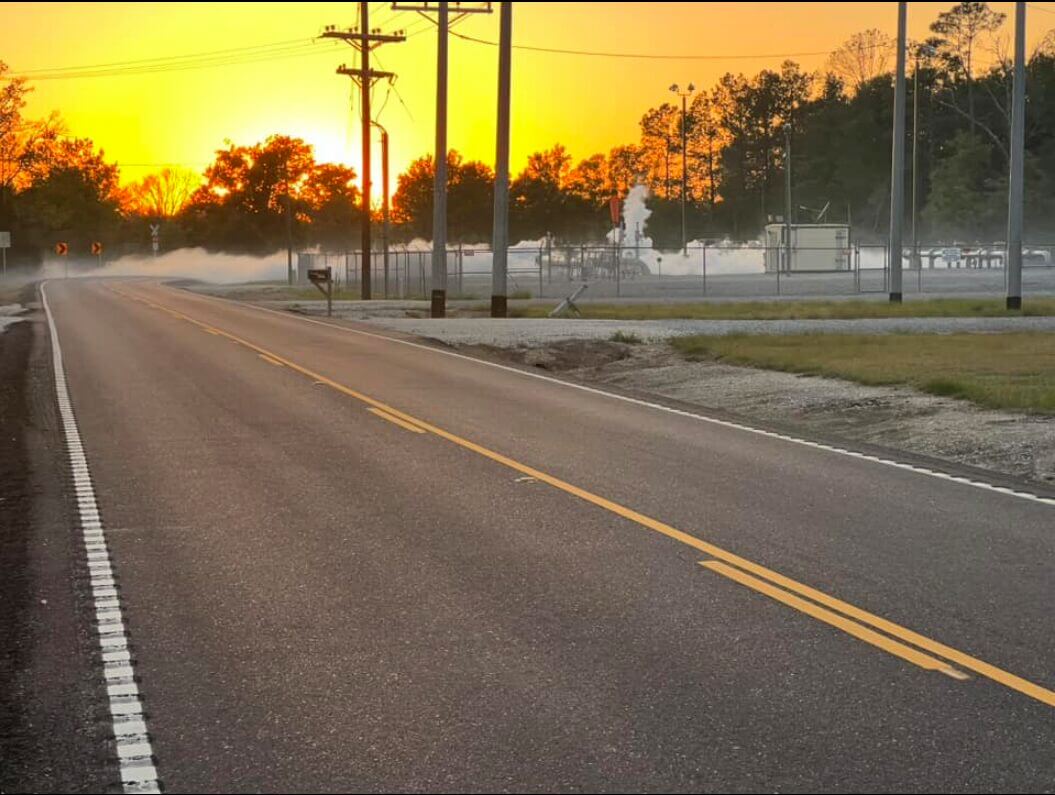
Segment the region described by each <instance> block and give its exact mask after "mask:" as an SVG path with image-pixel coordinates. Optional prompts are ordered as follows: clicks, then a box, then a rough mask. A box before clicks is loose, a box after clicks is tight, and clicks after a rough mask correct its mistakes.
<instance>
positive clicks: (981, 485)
mask: <svg viewBox="0 0 1055 795" xmlns="http://www.w3.org/2000/svg"><path fill="white" fill-rule="evenodd" d="M162 285H163V286H164V287H165V288H167V289H169V290H173V291H175V290H177V289H179V288H175V287H170V286H169V285H167V284H164V283H162ZM180 292H182V293H185V294H187V295H191V296H194V297H198V298H204V299H207V300H212V301H220V302H222V303H224V304H228V305H231V306H240V307H245V308H247V309H255V310H256V311H258V312H269V313H271V314H273V315H278V316H280V317H285V318H289V319H291V320H300V321H303V322H305V323H314V324H316V325H318V326H326V327H327V328H332V329H337V330H339V331H344V332H346V333H349V334H359V335H360V336H363V337H372V338H374V339H378V340H384V341H385V342H392V343H396V344H398V345H407V346H409V347H411V348H418V349H420V350H423V351H428V352H430V353H437V354H440V355H442V356H452V357H454V358H455V359H462V360H463V361H467V362H473V363H474V364H478V365H482V366H484V367H494V368H496V369H499V370H504V371H506V372H507V373H516V374H517V375H521V376H524V377H525V378H537V379H538V380H540V381H547V382H549V383H551V384H560V385H561V386H564V387H568V388H569V389H578V390H579V391H581V392H588V393H590V394H592V395H602V396H604V397H607V398H611V399H613V400H621V401H623V402H624V403H632V404H634V405H637V406H644V407H646V408H650V409H656V410H658V411H665V412H667V413H668V414H676V415H678V416H679V417H688V418H689V419H693V420H697V421H699V422H706V423H709V424H711V425H718V426H721V427H723V428H731V429H733V430H737V431H745V432H747V433H753V434H756V435H758V436H766V437H768V438H770V439H779V440H780V441H784V442H791V443H792V444H799V445H803V446H805V447H811V448H813V449H814V450H823V451H825V452H829V453H838V454H839V455H844V456H848V457H850V458H856V459H858V460H860V461H870V462H872V463H874V464H882V465H883V466H888V467H893V468H895V469H900V470H902V471H905V472H914V473H915V474H917V475H927V476H929V477H932V478H937V479H939V480H944V481H948V482H950V483H958V484H960V485H962V486H973V487H974V488H976V489H982V490H983V491H989V492H993V493H996V494H1002V495H1004V496H1007V497H1017V498H1018V499H1021V500H1028V501H1030V502H1035V503H1038V504H1040V505H1047V506H1051V507H1055V497H1044V496H1042V495H1040V494H1033V493H1032V492H1029V491H1026V490H1025V489H1014V488H1011V487H1009V486H997V485H995V484H993V483H987V482H985V481H982V480H975V479H973V478H970V477H967V476H966V475H953V474H950V473H948V472H941V471H938V470H935V469H930V468H928V467H923V466H917V465H915V464H908V463H905V462H904V461H896V460H894V459H891V458H883V457H881V456H877V455H871V454H869V453H862V452H859V451H857V450H851V449H848V448H846V447H838V446H836V445H831V444H825V443H823V442H814V441H811V440H810V439H803V438H802V437H799V436H791V435H789V434H786V433H778V432H776V431H767V430H765V429H763V428H756V427H754V426H752V425H745V424H743V423H740V422H732V421H730V420H720V419H718V418H717V417H708V416H707V415H705V414H695V413H693V412H691V411H685V410H684V409H676V408H673V407H671V406H665V405H663V404H662V403H654V402H652V401H649V400H643V399H641V398H635V397H629V396H628V395H620V394H618V393H616V392H607V391H605V390H603V389H598V388H597V387H592V386H587V385H585V384H576V383H573V382H571V381H564V380H562V379H560V378H553V377H552V376H548V375H542V374H541V373H532V372H529V371H527V370H521V369H519V368H517V367H510V366H508V365H505V364H498V363H497V362H489V361H487V360H485V359H477V358H476V357H475V356H467V355H465V354H464V353H455V352H454V351H445V350H443V349H442V348H435V347H433V346H431V345H423V344H422V343H420V342H412V341H410V340H401V339H398V338H397V337H389V336H387V335H385V334H377V333H375V332H372V331H363V330H362V329H357V328H351V327H349V326H341V325H338V324H337V323H328V322H327V321H325V320H316V319H315V318H310V317H304V316H302V315H295V314H293V313H292V312H283V311H281V310H278V309H271V308H269V307H266V306H257V305H256V304H251V303H246V302H243V301H232V300H230V299H227V298H221V297H219V296H215V295H207V294H205V293H196V292H192V291H190V290H180ZM362 322H368V321H362Z"/></svg>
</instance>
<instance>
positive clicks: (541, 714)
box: [47, 280, 1055, 792]
mask: <svg viewBox="0 0 1055 795" xmlns="http://www.w3.org/2000/svg"><path fill="white" fill-rule="evenodd" d="M47 296H48V300H49V303H50V308H51V311H52V314H53V316H54V319H55V324H56V327H57V332H58V337H59V339H60V340H61V345H62V354H63V357H64V364H65V371H66V373H67V376H68V386H69V392H70V395H71V398H72V405H73V409H74V412H75V414H76V421H77V424H78V426H79V429H80V435H81V438H82V439H83V446H84V450H85V452H86V456H87V459H88V462H89V464H90V467H91V474H92V478H93V481H94V488H95V492H96V495H97V500H98V506H99V511H100V513H101V516H102V519H103V522H104V524H105V526H106V532H107V536H108V539H109V548H110V554H111V556H112V559H113V562H114V567H115V569H116V572H117V578H118V581H119V583H120V597H121V602H122V604H123V609H124V615H125V622H126V625H127V627H128V630H129V633H130V635H131V639H132V649H133V653H134V663H135V667H136V675H137V677H138V680H139V683H140V684H139V687H140V690H141V693H142V696H143V699H144V701H145V704H146V710H147V715H148V726H149V731H150V737H151V741H152V749H153V753H154V754H155V757H156V760H157V770H158V772H159V775H160V777H161V780H162V783H163V785H164V788H165V789H166V790H168V791H173V792H177V791H196V792H209V791H245V790H266V791H276V792H277V791H283V792H285V791H348V790H406V791H436V790H448V791H453V790H459V791H462V790H474V791H484V790H526V791H542V790H545V791H552V790H561V791H579V790H606V791H625V790H627V789H641V790H651V791H656V790H703V791H718V790H721V791H757V790H760V789H761V790H773V791H777V790H779V791H789V790H798V791H803V790H816V789H820V790H826V791H842V790H848V789H849V790H883V791H895V790H897V791H903V790H912V791H918V790H950V791H997V790H1000V791H1005V790H1007V789H1011V790H1050V789H1051V788H1052V782H1053V781H1055V754H1052V753H1051V749H1052V743H1053V741H1055V693H1053V692H1052V689H1055V673H1053V672H1052V660H1053V659H1055V632H1053V631H1052V630H1053V629H1055V616H1053V613H1052V610H1051V605H1052V604H1053V601H1055V581H1053V579H1052V576H1051V571H1052V563H1053V561H1055V521H1053V518H1055V505H1053V504H1050V503H1045V502H1042V501H1037V500H1032V499H1028V498H1025V497H1022V496H1016V495H1013V494H1009V493H1004V492H1000V491H994V490H991V489H986V488H983V487H981V486H973V485H969V484H966V483H964V482H959V481H956V480H949V479H943V478H939V477H935V476H932V475H928V474H925V473H922V472H919V471H916V470H913V469H908V468H899V467H894V466H890V465H885V464H882V463H877V462H875V461H872V460H868V459H866V458H861V457H855V456H852V455H846V454H843V453H839V452H836V451H832V450H827V449H823V448H818V447H811V446H808V445H804V444H800V443H795V442H793V441H789V440H786V439H783V438H779V437H776V436H767V435H763V434H759V433H753V432H750V431H748V430H745V429H742V428H737V427H733V426H731V425H724V424H720V423H715V422H712V421H708V420H701V419H699V418H697V417H693V416H689V415H686V414H679V413H676V412H672V411H664V410H662V409H660V408H655V407H649V406H645V405H641V404H639V403H634V402H630V401H626V400H620V399H616V398H613V397H610V396H606V395H603V394H598V393H595V392H591V391H585V390H582V389H576V388H572V387H568V386H565V385H562V384H559V383H555V382H552V381H550V380H546V379H542V378H537V377H532V376H530V375H524V374H522V373H520V372H517V371H512V370H510V369H508V368H499V367H495V366H491V365H487V364H481V363H478V362H475V361H472V360H467V359H464V358H460V357H456V356H452V355H449V354H447V353H444V352H440V351H437V350H434V349H429V348H426V347H422V346H417V345H411V344H406V342H401V341H393V340H392V339H389V338H386V337H384V336H380V335H378V334H376V333H368V332H367V333H364V329H366V328H367V327H362V326H360V327H356V326H347V327H335V326H330V325H326V324H322V323H319V322H312V321H310V320H305V319H302V318H297V317H292V316H287V315H282V314H279V313H273V312H267V311H263V310H260V309H255V308H251V307H247V306H243V305H238V304H233V303H228V302H224V301H221V300H219V299H213V298H208V297H204V296H198V295H194V294H190V293H186V292H182V291H179V290H176V289H174V288H169V287H165V286H163V285H156V284H152V283H149V282H143V281H120V282H118V281H110V282H98V281H96V282H92V281H80V280H78V281H70V282H52V283H50V284H49V285H48V286H47ZM51 399H54V396H53V395H52V397H51ZM701 564H702V565H701ZM812 589H817V590H812ZM891 622H892V623H891Z"/></svg>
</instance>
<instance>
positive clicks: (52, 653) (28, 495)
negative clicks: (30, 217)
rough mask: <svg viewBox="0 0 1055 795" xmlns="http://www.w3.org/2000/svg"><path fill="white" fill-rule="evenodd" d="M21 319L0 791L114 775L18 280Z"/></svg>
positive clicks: (9, 364) (12, 419)
mask: <svg viewBox="0 0 1055 795" xmlns="http://www.w3.org/2000/svg"><path fill="white" fill-rule="evenodd" d="M21 298H22V302H23V303H25V304H27V305H29V306H30V310H31V311H30V313H29V316H28V318H27V320H26V322H22V323H17V324H15V325H13V326H11V327H10V328H8V329H7V330H6V331H5V332H4V333H3V335H2V336H0V435H2V438H3V442H4V443H3V444H2V445H0V604H2V605H3V606H4V607H3V609H2V610H0V635H2V636H3V637H5V638H7V639H8V640H7V642H6V643H4V644H3V651H2V652H0V758H2V759H3V764H2V765H0V791H2V792H11V791H29V792H100V791H106V790H108V789H112V788H114V787H116V786H117V785H118V781H117V778H116V766H113V765H111V759H110V758H111V755H112V751H111V746H112V742H111V740H110V739H109V737H108V736H107V727H106V723H105V718H106V713H105V706H104V705H105V693H104V692H103V691H104V689H103V687H102V683H101V681H100V680H99V677H98V674H97V673H96V667H95V665H94V664H93V643H92V636H91V626H90V612H89V610H90V600H89V591H88V587H87V578H86V576H85V573H84V572H83V571H82V566H81V563H80V559H81V557H82V556H81V555H80V554H79V550H78V549H77V548H76V538H75V536H74V532H73V527H74V524H73V517H74V510H75V507H76V503H75V500H74V499H73V497H72V493H71V491H70V488H69V483H68V481H67V477H66V473H67V470H68V466H67V464H66V460H65V449H64V447H63V442H62V436H61V432H60V427H59V422H58V416H57V411H56V406H55V397H54V395H55V391H54V389H55V387H54V377H53V375H52V372H51V364H50V358H49V345H48V341H47V328H46V321H45V319H44V315H43V312H42V311H41V309H40V307H39V303H38V301H39V297H38V295H36V294H35V288H34V287H33V286H30V287H28V288H27V290H26V293H25V294H24V295H23V296H21Z"/></svg>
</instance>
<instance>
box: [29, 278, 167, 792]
mask: <svg viewBox="0 0 1055 795" xmlns="http://www.w3.org/2000/svg"><path fill="white" fill-rule="evenodd" d="M46 287H47V285H46V283H45V284H44V285H41V288H40V295H41V299H42V301H43V304H44V312H45V314H46V315H47V318H48V329H49V331H50V332H51V351H52V364H53V365H54V370H55V393H56V397H57V400H58V405H59V416H60V418H61V420H62V429H63V433H64V434H65V437H66V449H67V453H68V455H69V463H70V472H71V476H72V480H73V486H74V493H75V494H76V497H77V509H78V514H79V519H80V525H81V534H82V539H83V541H84V555H85V561H86V562H87V567H88V575H89V582H90V586H91V590H92V601H93V603H94V605H95V631H96V635H97V637H98V643H99V652H100V655H101V656H102V663H103V681H104V682H105V685H106V693H107V698H108V700H109V707H110V715H111V716H112V718H113V722H112V729H113V735H114V743H115V745H116V747H117V763H118V768H119V771H120V774H121V785H122V787H123V788H124V791H125V792H129V793H131V792H160V791H161V782H160V781H159V779H158V772H157V768H156V767H155V766H154V751H153V748H152V746H151V743H150V736H149V734H148V733H147V726H146V722H145V721H144V720H143V702H142V700H141V697H140V694H139V685H138V684H136V681H135V667H134V665H133V662H132V656H131V653H130V652H129V651H128V634H127V632H126V630H125V622H124V613H123V610H122V608H121V601H120V596H119V594H118V590H117V585H116V583H115V581H114V577H113V562H112V560H111V558H110V550H109V547H108V546H107V544H106V534H105V531H104V530H103V522H102V518H101V517H100V516H99V507H98V504H97V502H96V499H95V488H94V486H93V485H92V479H91V471H90V469H89V467H88V460H87V458H86V456H85V453H84V444H83V443H82V442H81V434H80V431H79V430H78V428H77V419H76V417H75V416H74V414H73V405H72V403H71V401H70V393H69V387H68V386H67V383H66V371H65V368H64V367H63V364H62V347H61V346H60V344H59V334H58V331H57V329H56V328H55V319H54V317H53V316H52V314H51V307H50V306H48V296H47V292H46Z"/></svg>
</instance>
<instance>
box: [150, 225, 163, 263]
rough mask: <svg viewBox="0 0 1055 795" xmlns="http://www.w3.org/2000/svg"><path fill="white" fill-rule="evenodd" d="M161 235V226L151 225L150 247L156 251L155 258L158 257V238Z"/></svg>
mask: <svg viewBox="0 0 1055 795" xmlns="http://www.w3.org/2000/svg"><path fill="white" fill-rule="evenodd" d="M160 235H161V224H151V225H150V247H151V248H152V249H153V250H154V256H155V257H156V256H157V255H158V248H159V246H158V238H159V237H160Z"/></svg>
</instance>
